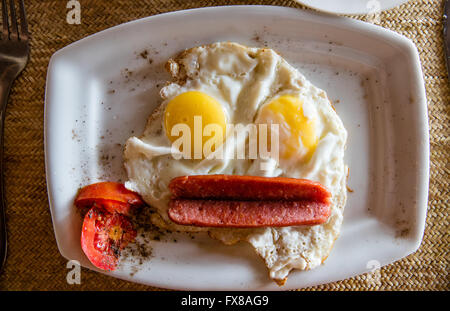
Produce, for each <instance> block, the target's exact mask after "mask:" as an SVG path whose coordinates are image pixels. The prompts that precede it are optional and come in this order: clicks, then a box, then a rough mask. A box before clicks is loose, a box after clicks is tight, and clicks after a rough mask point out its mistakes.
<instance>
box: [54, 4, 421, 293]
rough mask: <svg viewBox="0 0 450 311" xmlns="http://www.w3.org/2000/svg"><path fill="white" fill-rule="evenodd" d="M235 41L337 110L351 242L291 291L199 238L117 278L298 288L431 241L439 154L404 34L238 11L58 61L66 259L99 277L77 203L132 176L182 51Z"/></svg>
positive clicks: (74, 51) (57, 191)
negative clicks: (129, 156)
mask: <svg viewBox="0 0 450 311" xmlns="http://www.w3.org/2000/svg"><path fill="white" fill-rule="evenodd" d="M223 40H232V41H236V42H240V43H242V44H247V45H250V46H262V45H267V46H269V47H271V48H274V49H276V50H277V51H279V52H280V53H281V54H282V55H283V56H284V57H285V58H286V59H287V60H288V61H289V62H290V63H292V64H293V65H294V66H296V67H297V68H298V69H299V70H301V71H302V72H303V73H304V74H305V75H306V76H307V78H309V79H310V80H311V81H312V82H313V83H314V84H316V85H317V86H318V87H320V88H323V89H324V90H326V91H327V93H328V95H329V97H330V99H331V100H332V101H333V102H334V103H335V106H336V109H337V112H338V114H339V115H340V117H341V118H342V120H343V122H344V124H345V126H346V128H347V129H348V133H349V140H348V149H347V153H346V163H348V165H349V167H350V176H349V180H348V185H349V187H350V188H352V189H353V190H354V192H353V193H349V198H348V203H347V205H346V210H345V215H344V217H345V218H344V224H343V228H342V232H341V235H340V237H339V239H338V240H337V242H336V243H335V246H334V249H333V251H332V252H331V254H330V256H329V258H328V259H327V261H326V262H325V264H324V265H323V266H321V267H319V268H318V269H315V270H312V271H306V272H300V271H296V272H293V273H291V274H290V277H289V280H288V281H287V284H286V285H285V286H284V287H282V288H280V287H278V286H277V285H275V284H274V283H273V282H272V281H270V280H269V278H268V276H267V270H266V268H265V266H264V264H263V262H262V260H261V259H260V258H259V257H258V256H257V255H256V254H255V253H254V252H253V251H252V249H251V248H250V246H249V245H248V244H246V243H240V244H238V245H236V246H225V245H222V244H220V243H219V242H217V241H215V240H212V239H210V238H208V237H207V236H205V235H201V234H199V235H197V236H196V237H195V239H192V238H191V237H190V236H187V235H184V234H177V235H173V236H171V235H168V236H164V237H163V238H162V239H161V241H151V242H150V243H149V244H150V246H151V247H152V249H153V252H152V254H153V257H152V258H151V259H149V260H144V261H143V262H142V263H141V264H137V263H133V260H130V259H127V260H124V261H123V262H122V265H121V267H120V269H118V270H117V271H114V272H110V273H108V274H109V275H111V276H114V277H118V278H123V279H126V280H131V281H134V282H139V283H144V284H149V285H153V286H159V287H164V288H174V289H195V290H200V289H208V290H231V289H233V290H279V289H293V288H299V287H304V286H311V285H316V284H321V283H327V282H332V281H336V280H341V279H345V278H348V277H351V276H355V275H358V274H362V273H365V272H370V271H372V269H374V268H377V267H379V266H382V265H386V264H389V263H392V262H394V261H396V260H398V259H400V258H402V257H404V256H406V255H408V254H411V253H412V252H414V251H415V250H416V249H417V248H418V247H419V245H420V243H421V239H422V235H423V230H424V223H425V215H426V207H427V194H428V154H429V140H428V121H427V120H428V119H427V108H426V98H425V91H424V83H423V80H422V72H421V66H420V63H419V57H418V54H417V51H416V48H415V46H414V45H413V44H412V43H411V41H410V40H408V39H406V38H405V37H402V36H400V35H398V34H396V33H394V32H391V31H388V30H385V29H383V28H380V27H376V26H373V25H370V24H367V23H363V22H359V21H355V20H351V19H347V18H341V17H336V16H324V15H321V14H312V13H308V12H303V11H301V10H297V9H291V8H283V7H271V6H267V7H266V6H233V7H215V8H205V9H195V10H188V11H180V12H173V13H168V14H162V15H157V16H152V17H148V18H144V19H141V20H137V21H133V22H130V23H127V24H124V25H120V26H117V27H113V28H111V29H108V30H106V31H103V32H100V33H98V34H95V35H93V36H90V37H88V38H85V39H83V40H81V41H78V42H76V43H74V44H71V45H69V46H67V47H65V48H64V49H62V50H60V51H58V52H56V53H55V54H54V55H53V57H52V58H51V61H50V65H49V68H48V77H47V90H46V104H45V152H46V173H47V184H48V192H49V201H50V209H51V213H52V219H53V225H54V230H55V235H56V240H57V243H58V247H59V250H60V252H61V254H62V255H63V256H64V257H65V258H67V259H75V260H78V261H80V262H81V264H82V265H83V266H85V267H88V268H90V269H94V267H93V266H92V265H91V264H90V263H89V262H88V260H87V259H86V257H85V256H84V254H83V252H82V250H81V248H80V242H79V240H80V229H81V219H80V216H79V215H78V214H77V213H76V212H75V209H74V207H73V205H72V202H73V199H74V197H75V194H76V192H77V189H78V188H79V187H80V186H82V185H86V184H89V183H93V182H96V181H99V180H122V181H123V180H124V179H125V178H126V177H125V173H124V170H123V168H122V147H121V145H123V144H124V142H125V141H126V139H127V138H128V137H129V136H131V135H133V133H136V134H140V132H141V131H142V130H143V128H144V125H145V121H146V118H147V116H148V115H149V114H150V113H151V111H152V110H153V109H154V108H155V107H156V106H157V105H158V104H159V103H160V99H159V95H158V92H159V88H160V87H161V85H162V83H163V82H164V81H166V80H167V79H168V78H169V76H168V74H167V73H165V72H164V69H163V65H164V62H165V61H166V60H167V59H168V58H169V57H170V56H172V55H174V54H175V53H178V52H180V51H181V50H183V49H186V48H190V47H193V46H197V45H200V44H207V43H212V42H216V41H223ZM145 51H147V52H148V57H147V58H146V59H144V57H145V56H146V55H145V53H144V54H142V55H141V53H142V52H145ZM149 59H151V62H150V61H149ZM130 71H131V73H130ZM174 239H176V240H177V241H176V242H175V241H174ZM373 281H374V279H373V278H369V279H368V282H373ZM375 281H376V280H375Z"/></svg>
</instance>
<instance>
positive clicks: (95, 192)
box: [75, 182, 144, 215]
mask: <svg viewBox="0 0 450 311" xmlns="http://www.w3.org/2000/svg"><path fill="white" fill-rule="evenodd" d="M75 205H76V206H77V207H78V208H80V209H86V208H91V207H92V206H97V207H103V208H104V209H106V210H107V211H108V212H110V213H114V212H117V213H120V214H124V215H130V213H131V211H132V210H133V209H134V208H139V207H141V206H143V205H144V201H142V199H141V197H140V196H139V194H137V193H135V192H133V191H130V190H128V189H126V188H125V186H124V185H123V184H121V183H117V182H99V183H96V184H92V185H88V186H86V187H84V188H82V189H81V190H80V191H79V192H78V195H77V197H76V198H75Z"/></svg>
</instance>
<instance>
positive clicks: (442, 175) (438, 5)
mask: <svg viewBox="0 0 450 311" xmlns="http://www.w3.org/2000/svg"><path fill="white" fill-rule="evenodd" d="M26 2H27V13H28V18H29V24H30V28H31V33H32V41H31V51H32V55H31V59H30V62H29V63H28V65H27V67H26V69H25V71H24V72H23V73H22V75H21V76H20V78H19V79H18V80H17V81H16V83H15V85H14V88H13V90H12V93H11V96H10V100H9V105H8V109H7V113H6V125H5V128H6V129H5V161H6V195H7V201H8V204H7V226H8V239H9V240H8V243H9V249H8V260H7V264H6V267H5V270H4V272H3V273H2V275H1V276H0V289H1V290H157V289H156V288H151V287H148V286H144V285H139V284H134V283H130V282H125V281H121V280H118V279H115V278H112V277H108V276H105V275H102V274H100V273H96V272H92V271H89V270H87V269H84V268H83V269H82V273H81V285H68V284H67V282H66V274H67V272H68V269H67V268H66V263H67V262H66V260H65V259H64V258H63V257H62V256H61V255H60V254H59V252H58V249H57V246H56V241H55V237H54V234H53V227H52V221H51V217H50V212H49V208H48V200H47V189H46V182H45V169H44V145H43V139H44V137H43V130H44V129H43V124H44V92H45V77H46V72H47V66H48V61H49V59H50V56H51V55H52V54H53V53H54V52H55V51H57V50H58V49H60V48H62V47H64V46H66V45H67V44H69V43H71V42H74V41H76V40H79V39H81V38H84V37H86V36H87V35H90V34H93V33H95V32H98V31H100V30H103V29H106V28H109V27H111V26H114V25H118V24H121V23H124V22H127V21H131V20H134V19H137V18H141V17H145V16H149V15H153V14H158V13H162V12H168V11H174V10H181V9H188V8H195V7H203V6H209V5H227V4H268V5H269V4H270V5H284V6H291V7H296V8H299V9H304V7H303V6H301V5H299V4H297V3H296V2H294V1H287V0H278V1H276V0H267V1H263V0H261V1H229V0H220V1H206V0H204V1H201V0H198V1H195V0H178V1H177V0H167V1H163V0H145V1H132V0H81V1H80V2H81V8H82V11H81V13H82V24H81V25H69V24H67V23H66V13H67V11H68V10H67V9H66V4H67V1H65V0H57V1H56V0H33V1H31V0H28V1H26ZM442 14H443V1H440V0H415V1H410V2H409V3H408V4H405V5H402V6H400V7H399V8H397V9H393V10H390V11H387V12H384V13H382V16H381V25H382V26H383V27H386V28H390V29H392V30H395V31H397V32H399V33H400V34H402V35H405V36H407V37H409V38H411V39H412V40H413V41H414V42H415V44H416V45H417V48H418V50H419V53H420V58H421V61H422V66H423V72H424V76H425V83H426V89H427V97H428V109H429V116H430V117H429V118H430V121H429V122H430V134H431V180H430V192H429V194H430V196H429V205H428V217H427V225H426V229H425V236H424V240H423V242H422V245H421V247H420V249H419V250H418V251H417V252H416V253H415V254H412V255H410V256H408V257H407V258H404V259H403V260H400V261H398V262H396V263H394V264H391V265H389V266H386V267H384V268H382V269H381V271H380V273H379V276H380V279H379V280H380V282H375V283H373V282H367V281H366V280H365V278H364V277H355V278H351V279H347V280H343V281H340V282H335V283H332V284H326V285H321V286H316V287H313V288H309V289H312V290H367V289H371V290H448V289H449V283H450V282H449V278H448V259H449V257H448V255H449V254H448V245H449V235H448V231H449V226H448V207H449V204H448V200H449V199H450V196H449V187H450V183H449V170H450V165H449V158H450V145H449V123H450V122H449V121H450V120H449V115H450V109H449V108H450V106H449V102H450V85H449V81H448V79H447V73H446V67H445V63H444V62H445V61H444V60H445V58H444V52H443V48H442V46H443V42H442V35H441V33H442ZM357 18H359V19H362V20H365V19H366V17H364V16H363V17H357Z"/></svg>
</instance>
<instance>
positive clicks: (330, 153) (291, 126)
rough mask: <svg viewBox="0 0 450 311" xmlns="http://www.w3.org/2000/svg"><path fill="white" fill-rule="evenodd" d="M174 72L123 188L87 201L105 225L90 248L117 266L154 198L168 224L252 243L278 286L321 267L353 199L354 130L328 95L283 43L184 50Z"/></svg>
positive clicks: (134, 147) (131, 143) (131, 150)
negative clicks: (349, 161) (349, 155)
mask: <svg viewBox="0 0 450 311" xmlns="http://www.w3.org/2000/svg"><path fill="white" fill-rule="evenodd" d="M166 68H167V69H168V71H169V72H170V74H171V75H172V77H173V81H170V82H168V83H167V84H166V86H164V87H163V88H162V89H161V90H160V94H161V97H162V103H161V104H160V106H159V107H157V108H156V109H155V110H154V112H153V113H152V114H151V116H150V117H149V119H148V122H147V125H146V127H145V130H144V132H143V134H142V135H141V136H139V137H130V138H129V139H128V140H127V142H126V145H125V149H124V165H125V169H126V171H127V174H128V180H127V181H126V182H125V184H124V188H120V187H118V186H116V187H117V189H116V190H117V191H118V193H120V195H115V194H114V191H115V190H114V189H113V190H114V191H112V192H111V191H110V192H109V194H108V192H106V194H105V195H104V197H105V198H103V197H102V195H99V196H95V195H92V194H90V195H88V196H86V195H85V196H84V197H85V199H83V200H81V199H79V198H80V196H81V195H82V193H83V191H81V192H80V193H79V195H78V197H77V200H78V201H76V202H78V204H77V206H84V207H86V206H88V207H91V208H95V209H96V210H95V213H93V212H92V213H91V216H90V218H89V217H88V216H86V217H87V218H88V220H86V219H85V222H88V224H89V223H91V222H92V219H94V220H95V221H97V222H98V223H99V225H98V226H97V227H98V229H95V230H97V231H98V232H100V233H98V232H97V233H95V232H94V234H93V235H92V234H91V233H90V232H89V243H91V241H93V242H92V243H93V244H94V246H93V248H94V249H95V250H96V251H95V252H94V251H91V252H90V253H93V254H94V255H97V253H101V254H102V253H104V254H106V255H108V256H112V257H114V258H115V259H114V260H112V262H117V261H115V260H116V259H117V260H118V258H119V253H120V250H121V249H122V248H123V247H125V246H126V244H127V243H128V242H129V241H132V239H133V238H134V236H133V234H135V232H134V231H133V230H134V229H133V228H132V224H130V223H128V222H129V219H128V217H127V213H128V212H130V210H138V209H139V208H149V207H143V206H144V205H145V204H146V205H148V206H151V208H153V209H154V210H155V211H156V212H155V213H152V216H151V219H149V220H148V221H149V222H152V223H153V224H154V225H156V226H158V227H160V228H163V229H167V230H177V231H181V232H184V231H186V232H208V234H209V235H210V236H211V237H212V238H214V239H217V240H219V241H221V242H223V243H225V244H227V245H232V244H235V243H237V242H239V241H246V242H248V243H249V244H250V245H251V246H252V247H253V248H254V250H255V251H256V253H257V254H258V255H259V256H260V257H261V258H262V259H263V260H264V262H265V264H266V266H267V268H268V271H269V276H270V278H271V279H273V280H274V281H275V282H277V283H278V284H279V285H283V284H284V283H285V282H286V280H287V277H288V274H289V272H290V271H291V270H293V269H299V270H309V269H313V268H315V267H318V266H319V265H320V264H321V263H323V262H324V260H325V259H326V258H327V257H328V255H329V253H330V251H331V249H332V247H333V244H334V241H335V240H336V238H337V237H338V235H339V232H340V228H341V224H342V219H343V211H344V205H345V202H346V172H347V169H346V166H345V164H344V150H345V145H346V140H347V132H346V130H345V128H344V126H343V124H342V121H341V120H340V118H339V117H338V115H337V114H336V112H335V111H334V109H333V107H332V105H331V103H330V101H329V99H328V98H327V95H326V93H325V92H324V91H322V90H320V89H319V88H317V87H315V86H314V85H312V84H311V83H310V82H309V81H308V80H307V79H306V78H305V77H304V76H303V75H302V74H301V73H300V72H298V71H297V70H296V69H295V68H294V67H292V66H291V65H290V64H288V63H287V62H286V60H284V59H283V58H282V57H281V56H280V55H279V54H277V53H276V52H275V51H273V50H271V49H268V48H250V47H246V46H243V45H240V44H237V43H231V42H219V43H214V44H211V45H205V46H199V47H195V48H192V49H189V50H186V51H184V52H182V53H181V54H179V55H178V56H177V57H175V58H174V59H170V60H168V62H167V65H166ZM274 125H276V126H274ZM198 132H200V133H201V134H200V135H198ZM264 142H266V143H267V144H266V146H265V147H266V148H265V149H264V148H263V146H262V145H263V143H264ZM264 150H265V151H266V152H263V151H264ZM268 150H270V151H268ZM253 151H256V152H253ZM258 152H259V153H258ZM242 155H244V156H242ZM88 187H89V186H88ZM111 189H112V188H109V189H107V190H111ZM102 191H103V190H99V191H97V193H101V192H102ZM85 192H86V191H85ZM88 194H89V193H88ZM86 197H87V199H86ZM93 197H95V199H93ZM124 197H126V199H124ZM80 202H83V204H81V203H80ZM105 202H106V203H105ZM89 213H90V212H88V214H86V215H89ZM99 219H100V220H99ZM91 226H92V225H91ZM105 228H106V229H105ZM95 230H94V231H95ZM108 230H109V231H108ZM86 231H88V230H86ZM83 232H84V225H83ZM105 232H106V233H105ZM133 232H134V233H133ZM92 236H93V237H92ZM106 237H109V238H106ZM82 239H83V236H82ZM95 241H97V242H98V241H112V243H106V244H108V245H107V247H104V248H103V249H102V248H101V247H100V249H99V247H97V246H98V245H102V243H100V242H98V243H97V244H96V242H95ZM82 243H83V242H82ZM108 247H109V249H111V250H110V251H108ZM85 248H87V247H83V250H85ZM85 253H86V254H87V255H88V252H86V250H85ZM94 255H92V254H91V256H89V255H88V258H89V259H91V258H96V257H95V256H94ZM106 255H105V257H107V256H106ZM108 258H109V257H108ZM95 260H97V262H101V263H102V260H99V259H95ZM109 261H111V259H109V260H106V262H109ZM91 262H92V263H93V264H94V265H96V266H97V267H99V268H103V267H101V266H99V265H97V264H96V262H94V261H93V260H92V259H91ZM102 265H103V266H104V267H105V266H106V269H109V268H110V267H109V266H108V265H107V264H102ZM103 269H104V268H103ZM110 270H111V269H110Z"/></svg>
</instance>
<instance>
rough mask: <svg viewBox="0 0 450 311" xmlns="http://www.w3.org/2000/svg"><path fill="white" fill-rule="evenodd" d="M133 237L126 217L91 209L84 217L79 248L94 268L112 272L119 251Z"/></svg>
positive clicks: (95, 208) (134, 232)
mask: <svg viewBox="0 0 450 311" xmlns="http://www.w3.org/2000/svg"><path fill="white" fill-rule="evenodd" d="M135 237H136V231H135V230H134V229H133V226H132V224H131V222H130V220H129V219H128V217H126V216H124V215H121V214H119V213H108V212H106V211H105V210H103V209H100V208H97V207H93V208H91V209H90V210H89V211H88V213H87V214H86V216H85V217H84V221H83V228H82V230H81V248H82V249H83V251H84V253H85V254H86V256H87V257H88V259H89V260H90V261H91V263H92V264H93V265H94V266H96V267H97V268H100V269H103V270H108V271H112V270H115V269H116V267H117V263H118V261H119V255H120V251H121V250H122V249H124V248H125V247H126V246H127V245H128V243H129V242H131V241H133V240H134V238H135Z"/></svg>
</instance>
